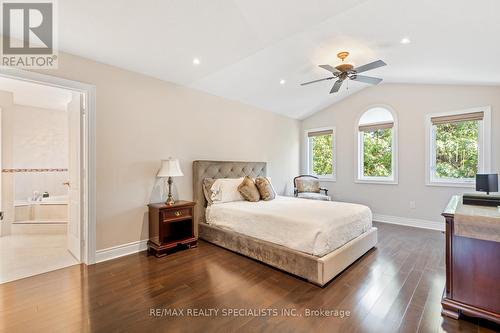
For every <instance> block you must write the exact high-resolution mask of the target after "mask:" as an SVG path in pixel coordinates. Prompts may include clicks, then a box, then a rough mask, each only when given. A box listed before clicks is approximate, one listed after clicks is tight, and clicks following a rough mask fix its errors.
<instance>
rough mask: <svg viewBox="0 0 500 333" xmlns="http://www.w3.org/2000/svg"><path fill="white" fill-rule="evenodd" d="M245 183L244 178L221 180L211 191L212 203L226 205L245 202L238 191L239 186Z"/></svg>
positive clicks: (218, 180) (215, 183)
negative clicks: (225, 203) (226, 203)
mask: <svg viewBox="0 0 500 333" xmlns="http://www.w3.org/2000/svg"><path fill="white" fill-rule="evenodd" d="M242 182H243V177H241V178H219V179H217V180H216V181H215V182H214V184H213V185H212V187H211V189H210V191H211V192H212V193H211V199H212V203H214V204H218V203H224V202H232V201H243V200H245V199H244V198H243V197H242V196H241V194H240V192H239V191H238V186H239V185H240V184H241V183H242Z"/></svg>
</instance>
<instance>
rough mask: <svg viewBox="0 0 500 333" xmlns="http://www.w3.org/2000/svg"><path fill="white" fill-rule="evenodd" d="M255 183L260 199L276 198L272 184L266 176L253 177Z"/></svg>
mask: <svg viewBox="0 0 500 333" xmlns="http://www.w3.org/2000/svg"><path fill="white" fill-rule="evenodd" d="M255 185H257V188H258V189H259V193H260V198H261V199H262V200H264V201H269V200H273V199H274V198H276V193H275V192H274V188H273V185H271V182H270V181H269V179H267V178H266V177H257V178H256V179H255Z"/></svg>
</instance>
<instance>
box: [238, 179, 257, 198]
mask: <svg viewBox="0 0 500 333" xmlns="http://www.w3.org/2000/svg"><path fill="white" fill-rule="evenodd" d="M238 191H239V192H240V194H241V196H242V197H243V198H245V200H246V201H252V202H257V201H259V200H260V193H259V189H258V188H257V186H255V183H254V182H253V180H252V178H250V177H248V176H247V177H245V179H243V181H242V182H241V184H240V185H239V186H238Z"/></svg>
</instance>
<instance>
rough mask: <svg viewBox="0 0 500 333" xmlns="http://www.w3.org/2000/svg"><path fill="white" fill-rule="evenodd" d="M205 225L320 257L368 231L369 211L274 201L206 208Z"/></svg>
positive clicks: (319, 203)
mask: <svg viewBox="0 0 500 333" xmlns="http://www.w3.org/2000/svg"><path fill="white" fill-rule="evenodd" d="M206 219H207V223H208V224H210V225H213V226H217V227H220V228H224V229H228V230H232V231H235V232H238V233H241V234H244V235H247V236H251V237H255V238H258V239H262V240H265V241H268V242H272V243H275V244H279V245H283V246H286V247H289V248H291V249H294V250H298V251H302V252H305V253H308V254H312V255H315V256H323V255H325V254H327V253H329V252H331V251H334V250H335V249H337V248H339V247H341V246H342V245H344V244H345V243H347V242H349V241H350V240H352V239H354V238H356V237H358V236H359V235H361V234H362V233H364V232H366V231H368V230H370V228H371V226H372V213H371V210H370V208H368V207H366V206H363V205H357V204H351V203H344V202H335V201H319V200H307V199H299V198H290V197H280V196H278V197H276V199H274V200H271V201H259V202H248V201H234V202H226V203H221V204H214V205H211V206H209V207H208V208H207V211H206Z"/></svg>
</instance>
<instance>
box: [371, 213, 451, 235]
mask: <svg viewBox="0 0 500 333" xmlns="http://www.w3.org/2000/svg"><path fill="white" fill-rule="evenodd" d="M373 221H376V222H382V223H391V224H399V225H406V226H409V227H415V228H423V229H432V230H439V231H444V228H445V223H444V219H443V221H442V222H436V221H429V220H422V219H413V218H408V217H400V216H391V215H383V214H373Z"/></svg>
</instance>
